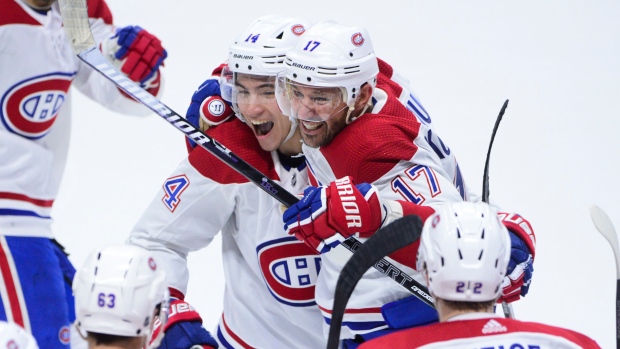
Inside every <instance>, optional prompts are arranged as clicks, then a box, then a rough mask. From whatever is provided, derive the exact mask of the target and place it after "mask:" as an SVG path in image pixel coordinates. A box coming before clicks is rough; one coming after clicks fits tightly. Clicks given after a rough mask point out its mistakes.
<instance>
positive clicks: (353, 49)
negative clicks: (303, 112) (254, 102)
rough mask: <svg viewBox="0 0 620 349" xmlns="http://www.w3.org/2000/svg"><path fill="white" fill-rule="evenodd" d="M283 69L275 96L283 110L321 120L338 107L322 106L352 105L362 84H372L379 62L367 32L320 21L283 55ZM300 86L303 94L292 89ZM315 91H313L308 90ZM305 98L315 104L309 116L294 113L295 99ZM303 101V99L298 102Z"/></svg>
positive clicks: (374, 80)
mask: <svg viewBox="0 0 620 349" xmlns="http://www.w3.org/2000/svg"><path fill="white" fill-rule="evenodd" d="M285 65H286V71H285V72H283V73H279V74H278V80H277V83H276V96H277V98H278V104H279V105H280V109H282V111H283V113H284V114H286V115H288V116H289V117H293V118H299V119H303V120H307V121H317V122H320V121H324V120H326V119H328V118H329V117H330V116H332V115H335V114H336V113H337V112H339V111H340V110H342V109H339V110H331V111H329V113H328V109H329V108H326V107H329V106H333V108H335V107H336V104H338V105H341V104H342V102H344V103H345V104H346V106H347V107H349V108H350V109H352V108H353V106H354V104H355V101H356V99H357V97H358V96H359V92H360V88H361V87H362V85H364V84H366V83H368V84H370V85H371V86H372V87H373V88H374V87H375V86H376V82H377V74H378V73H379V64H378V62H377V58H376V56H375V53H374V49H373V45H372V41H371V40H370V35H369V34H368V31H367V30H366V29H365V28H363V27H359V26H354V27H348V26H344V25H341V24H338V23H336V22H334V21H324V22H320V23H318V24H316V25H314V26H313V27H312V28H310V29H309V30H308V31H307V32H306V33H305V34H304V36H303V39H302V40H300V41H299V42H298V43H297V45H296V46H295V48H294V49H293V50H291V51H289V52H288V53H287V54H286V61H285ZM296 86H300V87H302V88H303V89H304V91H306V92H304V93H303V94H300V93H299V92H297V91H296V90H295V87H296ZM326 87H327V88H330V87H331V88H333V89H325V88H326ZM311 91H315V92H311ZM299 97H301V98H304V97H309V99H308V100H309V101H310V102H311V103H315V104H317V105H319V109H322V110H323V112H318V111H317V113H316V114H318V115H315V116H313V117H304V116H300V115H298V113H297V111H298V109H299V108H298V107H296V105H295V102H296V101H298V102H299V101H300V100H299ZM302 103H303V102H302Z"/></svg>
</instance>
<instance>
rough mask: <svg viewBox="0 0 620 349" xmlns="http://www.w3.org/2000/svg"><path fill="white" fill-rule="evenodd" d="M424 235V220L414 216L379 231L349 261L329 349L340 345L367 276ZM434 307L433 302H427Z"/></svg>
mask: <svg viewBox="0 0 620 349" xmlns="http://www.w3.org/2000/svg"><path fill="white" fill-rule="evenodd" d="M421 234H422V220H420V217H418V216H415V215H411V216H405V217H403V218H400V219H397V220H395V221H394V222H392V223H390V224H388V225H386V226H385V227H383V228H381V229H379V230H378V231H377V232H376V233H375V234H373V235H372V236H371V237H370V238H369V239H368V240H367V241H366V243H365V244H363V245H362V246H361V247H360V248H359V250H358V251H357V252H356V253H355V254H354V255H353V256H352V257H351V258H350V259H349V261H348V262H347V264H345V266H344V268H342V271H341V272H340V276H339V277H338V283H337V284H336V291H335V296H334V305H333V307H332V318H331V322H330V324H329V337H328V339H327V348H328V349H336V348H338V343H339V341H340V328H341V326H342V319H343V317H344V312H345V309H346V307H347V302H348V301H349V298H350V297H351V294H352V293H353V290H354V289H355V286H356V285H357V283H358V281H359V280H360V279H361V278H362V276H363V275H364V273H366V271H368V269H369V268H370V267H372V266H373V265H374V266H376V265H378V264H383V263H386V261H385V259H384V258H383V257H384V256H387V255H389V254H391V253H393V252H395V251H396V250H399V249H401V248H402V247H404V246H406V245H410V244H412V243H414V242H415V241H417V240H418V239H419V238H420V235H421ZM427 301H428V302H429V303H430V304H431V305H432V298H430V295H429V299H428V300H427Z"/></svg>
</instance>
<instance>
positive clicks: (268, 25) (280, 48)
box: [220, 15, 311, 116]
mask: <svg viewBox="0 0 620 349" xmlns="http://www.w3.org/2000/svg"><path fill="white" fill-rule="evenodd" d="M310 25H311V24H310V22H309V21H307V20H305V19H302V18H295V17H283V16H276V15H271V16H263V17H260V18H258V19H257V20H255V21H254V22H252V23H251V24H250V25H249V26H248V27H247V28H245V30H244V31H243V32H242V33H241V34H240V35H239V36H238V37H237V39H236V40H235V43H234V44H232V45H231V46H230V48H229V52H228V66H227V67H224V69H223V70H222V74H221V77H220V90H221V94H222V98H224V99H225V100H227V101H229V102H231V103H232V104H233V109H234V110H235V112H237V114H239V112H238V111H239V109H238V108H237V103H238V100H237V97H238V95H237V94H236V92H237V90H236V88H235V78H236V76H235V74H236V73H243V74H248V75H258V76H273V77H275V76H276V75H277V74H278V73H279V72H280V71H282V70H284V58H285V56H286V52H287V51H288V50H290V49H292V48H293V47H294V46H295V44H296V43H297V41H298V40H299V37H300V35H301V34H303V33H304V32H305V31H306V30H307V29H308V28H309V27H310ZM272 98H273V97H272ZM238 116H239V115H238Z"/></svg>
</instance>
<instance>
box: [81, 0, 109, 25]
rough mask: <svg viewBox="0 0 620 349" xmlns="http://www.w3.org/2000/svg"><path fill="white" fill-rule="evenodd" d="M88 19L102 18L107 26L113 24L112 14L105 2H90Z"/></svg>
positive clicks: (99, 0)
mask: <svg viewBox="0 0 620 349" xmlns="http://www.w3.org/2000/svg"><path fill="white" fill-rule="evenodd" d="M87 5H88V18H101V19H103V21H104V22H105V23H106V24H110V25H111V24H112V21H113V18H112V12H111V11H110V8H109V7H108V4H106V2H105V1H104V0H88V3H87Z"/></svg>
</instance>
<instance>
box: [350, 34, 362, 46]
mask: <svg viewBox="0 0 620 349" xmlns="http://www.w3.org/2000/svg"><path fill="white" fill-rule="evenodd" d="M351 42H352V43H353V45H355V46H362V45H363V44H364V37H363V36H362V33H355V34H353V36H351Z"/></svg>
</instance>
